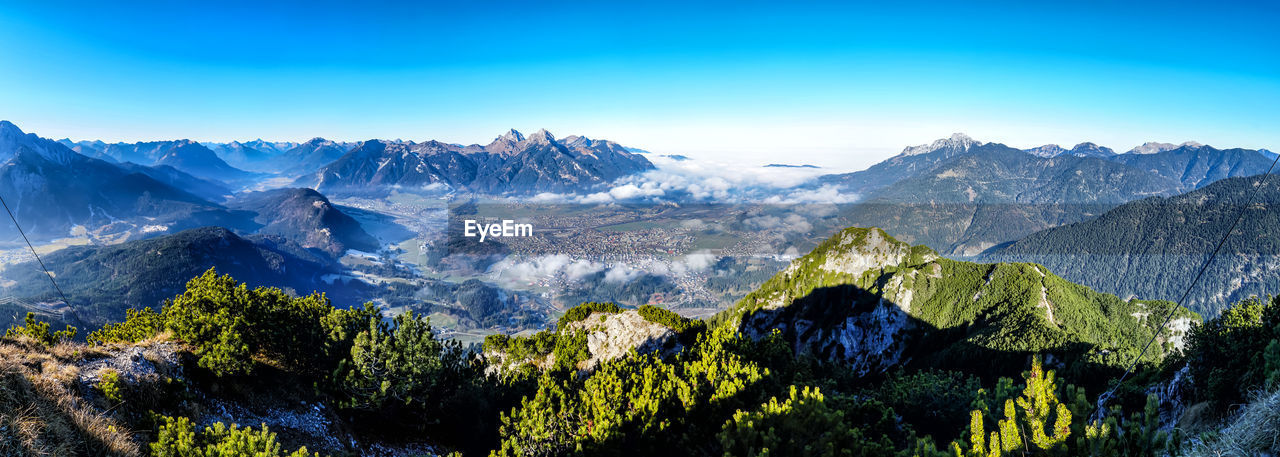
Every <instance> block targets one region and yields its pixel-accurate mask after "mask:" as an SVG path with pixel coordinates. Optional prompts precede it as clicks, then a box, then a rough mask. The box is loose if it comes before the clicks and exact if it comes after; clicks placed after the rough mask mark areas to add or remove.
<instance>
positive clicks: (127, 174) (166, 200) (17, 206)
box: [0, 121, 252, 241]
mask: <svg viewBox="0 0 1280 457" xmlns="http://www.w3.org/2000/svg"><path fill="white" fill-rule="evenodd" d="M0 160H2V161H3V162H0V193H3V196H4V198H5V201H6V203H7V204H8V205H9V208H10V209H11V210H12V211H13V213H14V217H15V218H17V219H18V220H19V221H22V224H23V229H25V230H26V232H27V235H28V236H29V237H31V238H33V239H35V240H44V239H51V238H58V237H66V236H71V235H72V231H73V229H76V230H81V229H83V230H86V231H89V232H95V231H99V232H102V233H103V234H109V233H124V234H128V235H129V236H143V235H144V234H146V233H149V232H155V231H160V232H163V231H175V232H176V231H179V230H181V229H184V228H190V227H199V226H203V225H219V226H224V227H231V228H245V227H247V226H249V225H252V221H251V215H250V214H247V213H242V212H236V211H232V210H229V209H227V208H225V207H223V206H221V205H219V204H216V203H212V202H210V201H208V200H205V199H203V198H201V197H199V196H196V195H194V194H192V193H191V192H187V191H185V190H182V188H180V187H178V186H179V185H181V186H182V187H186V184H179V183H177V182H174V184H167V183H165V182H162V180H164V181H171V182H172V181H177V180H184V179H185V176H186V175H185V174H183V173H182V172H180V171H177V170H176V169H174V168H168V167H163V166H162V167H160V168H157V169H146V170H144V169H143V168H138V167H139V166H134V165H126V166H118V165H114V164H112V163H109V162H106V161H103V160H99V159H94V158H91V157H87V156H84V155H81V154H78V153H76V152H75V151H72V150H71V149H69V148H67V147H66V146H64V145H62V144H60V143H58V142H55V141H51V140H46V139H43V138H40V137H38V136H36V135H34V134H26V133H23V132H22V130H20V129H18V127H17V126H15V125H13V124H12V123H9V122H6V121H0ZM153 176H155V177H153ZM157 178H159V179H157ZM191 185H192V186H193V189H200V190H201V191H203V192H220V191H219V190H217V189H213V188H210V185H214V186H216V184H212V183H207V182H201V181H199V180H195V181H192V182H191ZM4 225H5V226H7V227H10V229H9V230H6V231H5V237H6V239H7V240H11V241H12V240H17V239H18V232H17V230H15V229H12V226H13V224H12V222H10V221H5V223H4Z"/></svg>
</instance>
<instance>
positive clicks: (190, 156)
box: [60, 139, 260, 184]
mask: <svg viewBox="0 0 1280 457" xmlns="http://www.w3.org/2000/svg"><path fill="white" fill-rule="evenodd" d="M60 143H62V144H63V145H64V146H68V147H74V148H77V150H78V152H80V153H81V154H83V155H86V156H89V157H95V158H99V159H104V160H110V161H112V162H133V163H136V164H140V165H146V166H157V165H168V166H172V167H173V168H175V169H178V170H180V171H182V172H184V173H187V174H190V175H193V176H198V177H200V178H204V179H213V180H217V181H223V182H227V183H232V184H245V183H248V182H251V181H253V180H254V179H256V178H258V177H260V176H259V175H257V174H255V173H250V172H247V171H244V170H241V169H239V168H236V167H233V166H231V165H229V164H227V162H226V161H224V160H222V158H221V157H219V156H218V154H217V153H215V152H214V151H212V150H210V149H209V148H207V147H205V146H204V145H203V144H200V143H197V142H195V141H191V140H173V141H150V142H139V143H103V142H101V141H80V142H72V141H71V140H65V139H64V140H60ZM237 144H238V143H237Z"/></svg>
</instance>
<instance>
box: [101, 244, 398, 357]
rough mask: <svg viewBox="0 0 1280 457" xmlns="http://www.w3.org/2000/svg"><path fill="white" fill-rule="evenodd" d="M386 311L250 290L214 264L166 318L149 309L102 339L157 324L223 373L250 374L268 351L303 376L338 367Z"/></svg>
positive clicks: (194, 281)
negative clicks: (359, 335)
mask: <svg viewBox="0 0 1280 457" xmlns="http://www.w3.org/2000/svg"><path fill="white" fill-rule="evenodd" d="M370 316H375V317H378V318H380V316H381V314H380V313H379V312H378V311H377V310H376V309H375V308H372V305H366V306H365V307H364V308H358V309H354V310H339V309H335V308H334V307H333V305H332V304H330V302H329V299H328V298H327V297H325V295H324V294H312V295H308V296H305V297H293V296H290V295H289V294H287V293H285V292H284V291H282V290H280V289H277V288H266V287H259V288H256V289H252V290H250V289H249V288H248V287H246V286H245V285H244V284H239V283H237V282H236V280H235V279H233V278H231V276H226V275H224V276H218V274H217V271H216V270H214V269H212V268H210V269H209V270H208V271H206V272H205V273H204V274H202V275H201V276H199V277H197V278H195V279H192V280H191V281H189V282H188V283H187V288H186V290H185V291H184V292H183V293H182V294H181V295H179V296H177V297H174V299H173V300H170V301H169V302H168V303H166V304H165V306H164V310H163V312H162V315H161V316H159V317H154V316H152V315H150V314H147V313H146V312H137V313H134V314H133V315H132V317H134V318H135V320H136V323H135V322H130V321H129V320H126V321H125V322H124V323H122V324H117V326H113V327H111V328H109V329H108V328H104V329H103V331H102V332H103V333H104V334H103V336H101V337H100V338H101V339H103V340H107V339H113V338H116V337H117V335H118V334H122V335H124V336H123V337H121V338H125V339H127V338H132V337H134V336H135V335H145V334H146V333H147V332H148V331H150V330H151V329H152V328H153V326H155V325H157V321H160V322H163V324H164V325H165V326H166V327H168V328H169V329H171V330H172V331H173V334H174V337H176V338H178V339H180V340H183V341H186V342H187V343H190V344H192V345H193V346H195V347H196V354H197V355H198V356H199V364H200V366H201V367H204V368H207V369H209V370H210V371H212V372H213V373H214V374H216V375H218V376H230V375H241V374H248V373H250V372H251V371H252V370H253V367H254V357H255V356H264V357H267V358H269V359H271V360H275V361H278V362H280V363H281V364H283V365H284V366H287V367H290V368H294V369H296V370H298V371H301V372H304V373H310V374H315V375H323V374H328V373H330V372H332V370H333V369H334V367H335V366H336V364H337V362H338V361H339V360H340V359H342V358H345V357H346V356H348V355H349V351H350V344H351V342H352V341H353V339H354V337H355V333H356V332H357V331H359V330H358V329H359V328H360V327H362V326H364V325H365V324H366V323H367V322H368V319H369V318H370Z"/></svg>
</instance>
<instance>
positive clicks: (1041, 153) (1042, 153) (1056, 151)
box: [1024, 144, 1067, 157]
mask: <svg viewBox="0 0 1280 457" xmlns="http://www.w3.org/2000/svg"><path fill="white" fill-rule="evenodd" d="M1024 151H1026V153H1028V154H1031V155H1033V156H1037V157H1057V156H1059V155H1062V154H1064V153H1066V152H1067V150H1066V149H1065V148H1063V147H1062V146H1058V145H1056V144H1046V145H1044V146H1037V147H1034V148H1031V149H1024Z"/></svg>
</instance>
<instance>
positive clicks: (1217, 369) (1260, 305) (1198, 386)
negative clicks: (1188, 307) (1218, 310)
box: [1186, 297, 1280, 412]
mask: <svg viewBox="0 0 1280 457" xmlns="http://www.w3.org/2000/svg"><path fill="white" fill-rule="evenodd" d="M1278 326H1280V297H1274V298H1272V299H1270V300H1267V301H1263V300H1259V299H1256V298H1254V299H1249V300H1245V301H1242V302H1240V303H1237V304H1236V305H1234V306H1232V307H1230V308H1228V309H1227V310H1226V311H1223V313H1222V315H1221V316H1218V318H1216V319H1213V320H1210V321H1208V322H1205V323H1204V324H1202V325H1199V326H1196V327H1195V328H1193V329H1192V330H1191V334H1190V335H1189V337H1188V339H1187V341H1188V343H1187V350H1186V358H1187V363H1188V365H1189V367H1190V371H1191V379H1192V383H1193V386H1194V387H1195V389H1194V390H1193V391H1194V392H1195V395H1196V396H1197V398H1198V399H1199V400H1202V401H1208V402H1210V403H1211V404H1212V405H1213V406H1214V407H1215V409H1216V410H1217V411H1219V412H1222V411H1225V409H1226V408H1227V407H1228V406H1229V405H1232V404H1238V403H1241V402H1242V401H1243V400H1244V399H1246V398H1247V395H1248V393H1249V392H1250V391H1251V390H1253V389H1257V388H1259V387H1264V384H1266V383H1267V382H1268V380H1269V379H1275V378H1276V377H1277V375H1276V374H1275V371H1272V370H1276V369H1278V368H1280V354H1277V351H1280V348H1272V349H1271V350H1268V347H1269V346H1271V345H1272V344H1277V345H1280V343H1277V341H1278V340H1280V328H1278Z"/></svg>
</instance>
